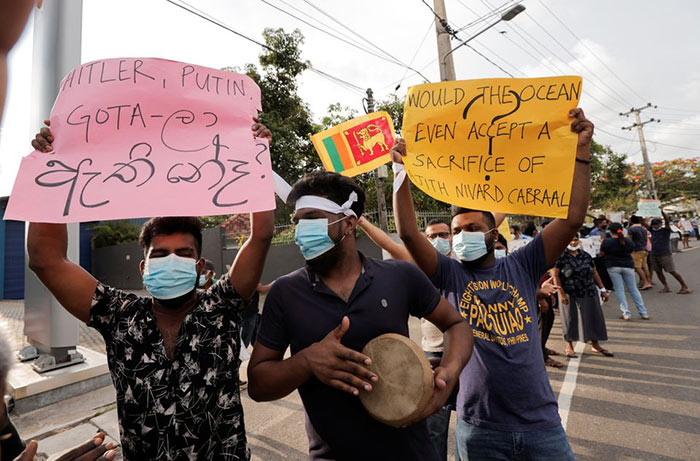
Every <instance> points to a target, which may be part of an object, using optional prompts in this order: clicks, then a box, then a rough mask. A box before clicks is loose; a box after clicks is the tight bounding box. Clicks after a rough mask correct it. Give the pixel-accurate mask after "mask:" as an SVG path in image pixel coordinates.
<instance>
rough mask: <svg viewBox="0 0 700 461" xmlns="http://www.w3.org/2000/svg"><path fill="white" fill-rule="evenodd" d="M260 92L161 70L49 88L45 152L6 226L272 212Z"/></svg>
mask: <svg viewBox="0 0 700 461" xmlns="http://www.w3.org/2000/svg"><path fill="white" fill-rule="evenodd" d="M260 107H261V106H260V88H258V86H257V85H256V84H255V82H253V80H251V79H250V78H249V77H247V76H246V75H241V74H236V73H232V72H226V71H220V70H215V69H209V68H206V67H200V66H194V65H190V64H185V63H181V62H176V61H168V60H163V59H137V58H127V59H107V60H103V61H95V62H91V63H87V64H83V65H81V66H79V67H77V68H75V69H74V70H72V71H71V72H70V73H69V74H68V75H67V76H66V77H65V78H64V79H63V80H62V81H61V83H60V86H59V93H58V97H57V98H56V102H55V103H54V107H53V110H52V111H51V131H52V132H53V134H54V137H55V141H54V142H53V147H54V151H53V152H51V153H48V154H47V153H43V152H38V151H34V152H32V153H31V154H29V155H28V156H26V157H25V158H24V159H22V163H21V165H20V170H19V174H18V176H17V179H16V181H15V185H14V188H13V190H12V195H11V196H10V202H9V204H8V208H7V212H6V214H5V218H6V219H16V220H23V221H38V222H80V221H95V220H104V219H121V218H135V217H150V216H200V215H217V214H233V213H243V212H250V211H264V210H271V209H273V208H274V207H275V200H274V193H273V177H272V170H271V165H270V154H269V146H268V143H267V140H266V139H255V138H254V137H253V134H252V131H251V125H252V124H253V120H252V119H253V117H254V116H256V115H257V113H258V111H259V110H260Z"/></svg>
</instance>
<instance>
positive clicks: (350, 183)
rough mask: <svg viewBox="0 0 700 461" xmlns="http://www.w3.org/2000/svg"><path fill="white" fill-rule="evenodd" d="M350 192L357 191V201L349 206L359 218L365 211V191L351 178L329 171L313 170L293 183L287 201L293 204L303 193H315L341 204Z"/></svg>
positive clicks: (345, 200)
mask: <svg viewBox="0 0 700 461" xmlns="http://www.w3.org/2000/svg"><path fill="white" fill-rule="evenodd" d="M352 192H356V193H357V201H356V202H355V203H353V204H352V206H351V207H350V208H352V211H354V212H355V214H357V217H358V218H359V217H360V216H362V213H364V211H365V191H363V190H362V188H361V187H360V186H358V185H357V183H356V182H355V181H354V180H353V179H352V178H348V177H347V176H343V175H340V174H338V173H332V172H330V171H313V172H311V173H307V174H306V175H305V176H304V177H303V178H301V179H300V180H299V181H297V182H295V183H294V186H293V187H292V191H291V192H290V193H289V197H287V203H289V204H290V205H294V204H295V203H296V201H297V200H299V198H301V197H303V196H305V195H317V196H319V197H324V198H327V199H328V200H330V201H332V202H335V203H337V204H338V205H342V204H343V203H345V202H347V200H348V197H350V194H351V193H352Z"/></svg>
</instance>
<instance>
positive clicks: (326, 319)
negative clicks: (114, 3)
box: [248, 172, 473, 461]
mask: <svg viewBox="0 0 700 461" xmlns="http://www.w3.org/2000/svg"><path fill="white" fill-rule="evenodd" d="M364 201H365V194H364V192H363V191H362V189H361V188H360V187H359V186H358V185H357V184H356V183H355V181H353V180H352V179H350V178H347V177H344V176H341V175H339V174H337V173H329V172H314V173H310V174H308V175H306V176H305V177H304V178H302V179H301V180H300V181H298V182H297V183H296V184H295V185H294V187H293V189H292V191H291V193H290V195H289V199H288V202H289V203H292V204H295V208H296V211H295V214H294V222H295V223H296V225H297V228H296V238H295V239H296V242H297V244H298V245H299V247H300V249H301V252H302V255H303V256H304V258H305V259H306V267H305V268H302V269H299V270H297V271H294V272H292V273H290V274H288V275H285V276H283V277H280V278H278V279H277V280H276V281H275V284H274V285H273V286H272V289H271V290H270V292H269V294H268V296H267V299H266V301H265V308H264V309H263V318H262V324H261V326H260V330H259V332H258V337H257V343H256V344H255V348H254V350H253V355H252V358H251V359H250V362H249V365H248V379H249V387H248V394H249V395H250V397H251V398H252V399H254V400H256V401H270V400H277V399H281V398H283V397H284V396H286V395H288V394H289V393H291V392H293V391H294V390H295V389H298V390H299V394H300V396H301V399H302V401H303V403H304V409H305V410H306V429H307V434H308V437H309V456H310V458H311V459H312V460H321V459H323V460H331V459H332V460H338V461H340V460H348V461H355V460H359V459H362V460H375V459H376V460H387V459H401V460H408V461H410V460H415V461H432V460H437V454H436V453H435V449H434V447H433V445H432V443H431V441H430V437H429V435H428V431H427V428H426V425H425V422H424V421H422V420H423V419H424V418H425V417H426V416H428V415H429V414H431V413H433V412H435V411H437V410H438V409H440V408H442V406H443V405H444V404H445V401H446V400H447V398H448V397H449V396H450V394H451V393H452V390H453V389H454V388H455V386H456V385H457V379H458V376H459V373H460V372H461V370H462V368H463V367H464V365H465V364H466V363H467V361H468V359H469V357H470V355H471V349H472V345H473V336H472V334H471V331H470V329H469V326H468V325H467V323H466V322H464V321H463V320H462V318H461V317H460V316H459V314H458V313H457V312H456V311H455V310H454V308H453V307H452V306H451V305H450V304H449V303H448V302H447V301H446V300H445V299H443V298H442V297H441V296H440V293H439V292H438V290H437V289H436V288H435V287H434V286H433V285H432V284H431V283H430V280H428V278H427V277H426V276H425V275H424V274H423V273H422V272H421V271H420V270H419V269H418V268H417V267H415V266H414V265H412V264H410V263H407V262H403V261H396V260H388V261H379V260H374V259H371V258H367V257H365V256H364V255H362V254H361V253H359V252H358V251H357V248H356V246H355V229H356V227H357V222H358V218H359V217H360V216H361V215H362V212H363V210H364ZM426 243H427V244H428V245H430V244H429V243H428V242H427V241H426ZM430 248H431V249H432V248H433V247H432V245H430ZM432 251H435V250H434V249H433V250H432ZM409 315H414V316H417V317H425V318H427V319H428V320H430V321H431V322H433V323H434V324H435V325H436V326H437V327H438V328H440V330H442V331H443V332H444V333H445V338H446V340H445V342H446V347H445V353H444V356H443V359H442V362H441V365H440V366H439V367H437V368H436V369H435V372H434V377H431V379H434V387H435V389H434V391H433V394H432V396H431V397H430V399H429V401H428V402H427V406H426V407H425V408H424V409H423V410H422V412H420V413H417V414H419V416H418V417H416V418H415V419H414V420H412V421H408V422H406V423H404V425H405V426H408V427H401V428H396V427H391V426H389V425H387V424H383V423H381V422H379V421H377V420H375V419H373V418H372V417H370V416H369V414H368V412H367V411H366V410H365V409H364V408H363V406H362V404H361V403H360V399H359V398H358V397H361V394H365V393H371V392H372V391H373V387H375V388H376V389H378V386H380V384H378V379H382V377H383V372H382V371H380V372H379V373H377V374H379V375H381V376H380V377H378V376H377V374H375V373H374V372H372V371H370V370H368V369H367V367H366V366H370V365H371V360H370V358H369V357H368V356H367V355H364V354H361V353H360V352H358V351H361V350H362V349H363V347H365V345H366V344H367V343H368V342H369V341H370V340H372V339H373V338H375V337H377V336H380V335H383V334H385V333H397V334H399V335H402V336H403V337H408V316H409ZM409 341H410V340H409ZM287 347H291V354H292V355H291V357H289V358H288V359H283V357H284V353H285V351H286V350H287ZM415 347H416V348H417V346H415ZM418 354H419V355H422V354H420V349H418ZM423 360H425V359H424V358H423ZM425 362H426V366H427V367H428V373H430V369H429V365H427V360H426V361H425ZM399 366H400V365H399ZM430 384H431V387H432V383H430ZM410 385H411V383H409V382H406V383H405V386H406V387H407V386H410ZM400 387H404V385H402V386H400ZM399 392H400V389H398V388H397V393H399ZM386 404H387V405H391V404H392V402H391V401H387V402H386ZM418 410H419V408H417V409H416V411H418ZM413 423H415V424H413Z"/></svg>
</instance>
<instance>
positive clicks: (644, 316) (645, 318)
mask: <svg viewBox="0 0 700 461" xmlns="http://www.w3.org/2000/svg"><path fill="white" fill-rule="evenodd" d="M642 320H651V317H649V316H648V315H643V316H642Z"/></svg>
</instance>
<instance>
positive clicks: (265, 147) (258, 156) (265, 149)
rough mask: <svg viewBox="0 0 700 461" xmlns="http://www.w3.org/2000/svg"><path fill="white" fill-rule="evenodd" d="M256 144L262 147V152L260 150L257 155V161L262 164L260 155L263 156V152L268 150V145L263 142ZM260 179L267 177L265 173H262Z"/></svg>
mask: <svg viewBox="0 0 700 461" xmlns="http://www.w3.org/2000/svg"><path fill="white" fill-rule="evenodd" d="M255 146H256V147H259V148H261V150H260V152H258V153H257V154H256V155H255V161H256V162H258V165H260V166H262V162H261V161H260V156H261V155H262V154H263V153H265V152H267V146H266V145H265V144H263V143H261V142H257V143H255ZM260 179H265V175H264V174H263V175H260Z"/></svg>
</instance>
